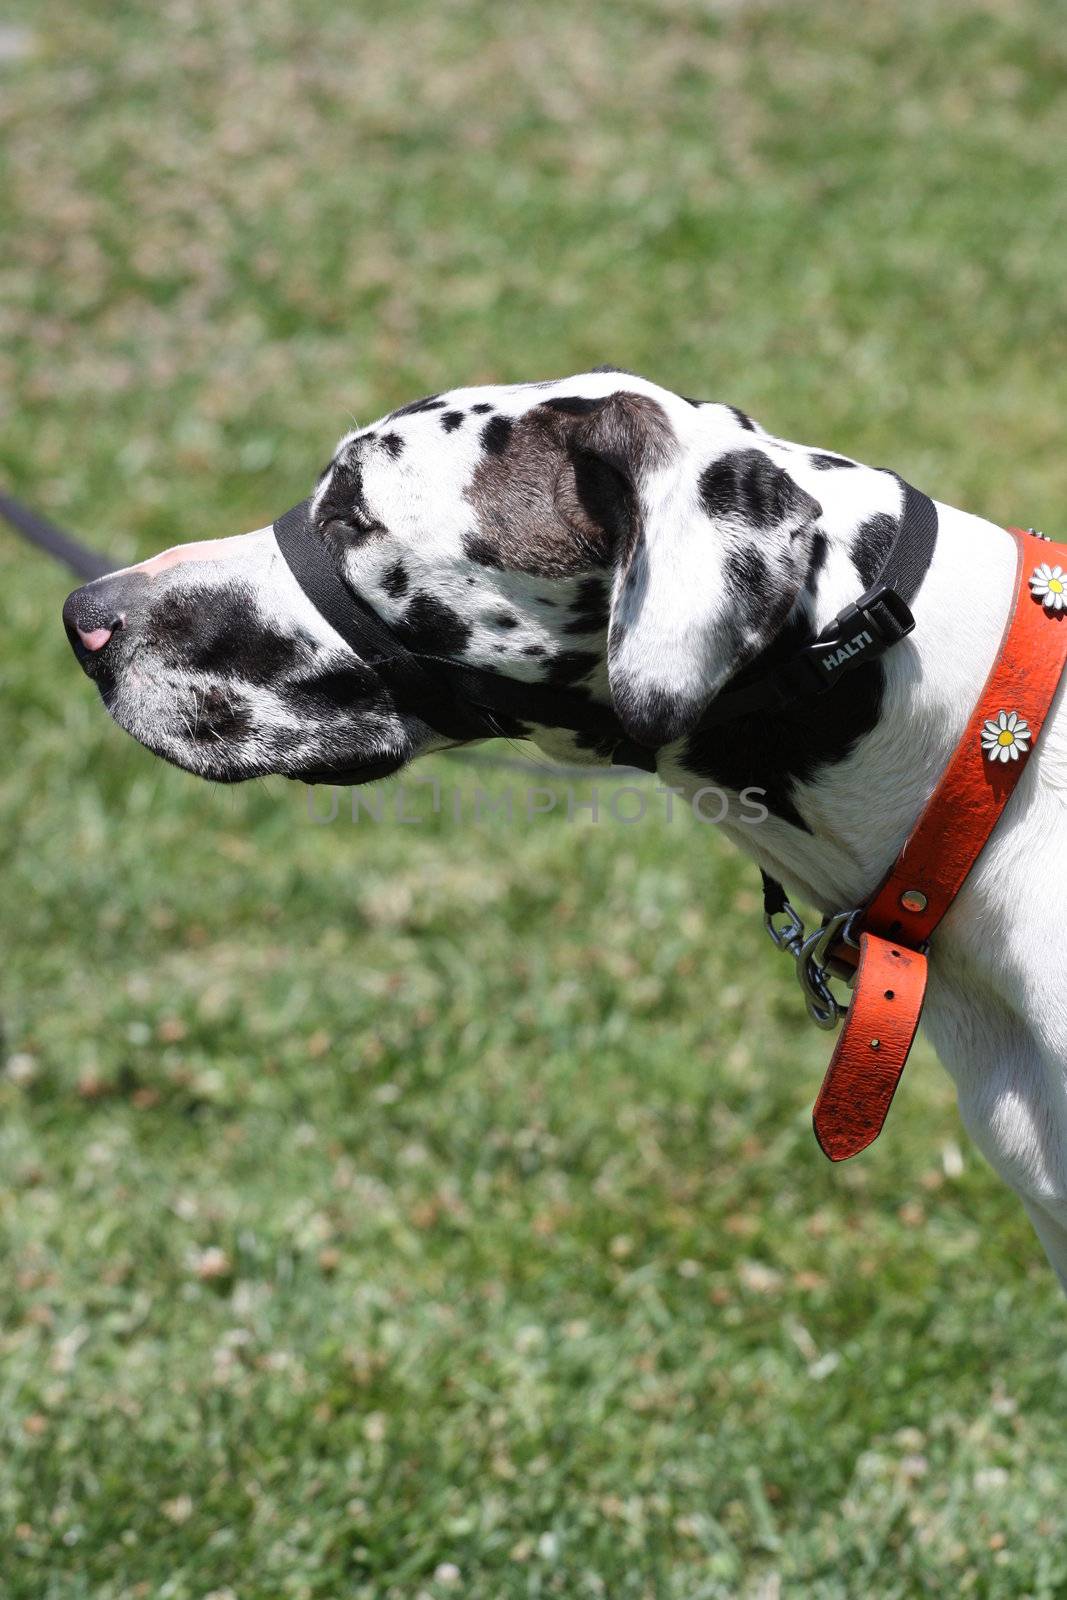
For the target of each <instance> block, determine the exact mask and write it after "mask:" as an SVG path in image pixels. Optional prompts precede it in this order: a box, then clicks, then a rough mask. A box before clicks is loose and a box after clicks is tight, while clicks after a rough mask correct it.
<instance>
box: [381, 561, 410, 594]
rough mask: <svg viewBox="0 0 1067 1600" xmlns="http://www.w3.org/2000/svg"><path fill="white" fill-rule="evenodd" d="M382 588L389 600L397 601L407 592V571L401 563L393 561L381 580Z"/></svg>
mask: <svg viewBox="0 0 1067 1600" xmlns="http://www.w3.org/2000/svg"><path fill="white" fill-rule="evenodd" d="M382 588H383V589H384V590H385V592H386V594H387V595H388V596H389V598H390V600H399V599H400V597H401V596H402V595H405V594H407V592H408V569H407V567H405V565H404V563H403V562H402V561H394V562H393V564H392V566H391V567H389V568H388V570H387V571H386V573H385V575H384V577H383V578H382Z"/></svg>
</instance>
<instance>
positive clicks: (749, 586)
mask: <svg viewBox="0 0 1067 1600" xmlns="http://www.w3.org/2000/svg"><path fill="white" fill-rule="evenodd" d="M725 568H726V581H727V582H728V583H729V584H731V585H732V586H733V588H735V589H738V590H740V591H741V592H742V595H743V596H744V597H746V598H747V597H748V596H749V595H756V596H759V595H762V594H763V593H764V591H765V590H766V589H767V587H768V573H767V562H766V559H765V558H764V557H763V556H762V555H761V554H760V552H759V551H758V550H757V549H756V547H755V545H752V544H744V545H741V546H740V548H739V549H736V550H730V551H729V552H728V553H727V556H726V562H725Z"/></svg>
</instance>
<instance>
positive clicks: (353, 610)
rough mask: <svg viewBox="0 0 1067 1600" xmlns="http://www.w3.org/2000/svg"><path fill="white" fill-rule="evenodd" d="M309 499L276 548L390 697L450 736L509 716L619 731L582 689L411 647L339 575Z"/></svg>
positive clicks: (607, 734)
mask: <svg viewBox="0 0 1067 1600" xmlns="http://www.w3.org/2000/svg"><path fill="white" fill-rule="evenodd" d="M310 507H311V502H310V500H304V501H302V502H301V504H300V505H298V506H294V507H293V509H292V510H291V511H287V512H286V513H285V515H284V516H283V517H279V518H278V521H277V522H276V523H275V524H274V536H275V538H276V539H277V541H278V548H279V549H280V551H281V553H282V555H283V556H284V557H285V559H286V561H287V562H288V564H289V567H290V569H291V570H292V573H293V576H294V578H295V579H296V581H297V583H299V585H300V587H301V588H302V589H303V591H304V593H305V594H306V595H307V597H308V599H309V600H310V601H311V603H312V605H313V606H314V607H315V608H316V610H317V611H318V612H319V613H320V615H321V616H323V617H324V618H325V619H326V621H327V622H328V623H329V624H330V626H331V628H333V629H334V630H335V632H337V633H339V634H340V636H341V638H342V639H343V640H344V641H345V643H346V644H347V645H349V646H350V647H351V649H352V650H354V651H355V653H356V655H357V656H359V658H360V660H361V661H365V662H366V664H367V665H368V666H369V667H370V668H371V669H372V670H373V671H375V672H377V673H378V674H379V676H380V677H381V679H382V681H383V682H384V683H385V685H386V687H387V688H388V690H389V693H390V695H391V697H392V699H393V701H394V703H395V704H396V705H398V706H400V707H403V708H404V709H406V710H409V711H413V712H414V713H415V714H416V715H417V716H419V717H421V718H422V719H423V721H424V722H428V723H429V724H430V726H431V727H433V728H436V729H437V731H438V732H440V733H444V734H446V735H447V736H449V737H450V738H458V739H486V738H493V737H495V736H497V735H500V734H509V733H511V734H513V733H515V732H516V728H515V726H514V724H516V723H520V724H526V723H534V724H540V725H542V726H547V727H556V728H567V729H569V730H570V731H571V732H574V733H586V734H591V735H596V736H597V738H599V739H604V740H608V741H611V740H614V741H616V742H618V741H621V740H623V739H624V738H625V734H624V731H623V728H622V725H621V724H620V722H619V721H618V719H617V718H616V716H615V714H614V713H613V712H612V711H611V710H610V709H609V708H607V707H605V706H601V705H598V704H597V703H596V701H594V700H592V699H590V697H589V696H588V695H586V694H584V693H582V692H581V691H577V690H574V689H563V688H560V689H554V688H550V687H549V686H548V685H547V684H536V683H522V682H520V681H519V680H518V679H516V678H504V677H501V676H499V675H498V674H497V673H495V672H489V671H486V670H484V669H483V668H481V667H470V666H465V665H464V664H463V663H462V662H460V661H451V660H447V659H441V658H436V657H427V656H416V655H414V654H413V653H412V651H410V650H409V649H408V648H407V647H406V645H404V644H403V643H402V641H401V640H400V639H398V638H397V636H396V634H395V633H394V632H393V631H392V629H391V628H390V627H389V626H388V625H387V624H386V623H384V622H383V621H382V619H381V618H380V617H379V616H378V614H377V612H375V611H374V610H373V609H372V608H371V607H370V606H368V605H367V604H366V602H365V601H363V600H361V599H360V598H359V596H358V595H354V594H353V593H352V592H351V591H350V590H349V588H348V587H347V585H346V584H345V583H344V581H343V579H342V578H341V576H340V574H339V573H338V571H337V569H336V568H335V566H334V564H333V562H332V561H331V559H330V555H329V551H328V550H327V548H326V546H325V544H324V542H323V540H322V539H321V538H319V537H318V535H317V533H316V532H315V530H314V529H313V528H312V527H311V526H310V522H309V512H310ZM634 749H635V751H636V749H637V747H636V746H635V747H634ZM632 764H636V763H632Z"/></svg>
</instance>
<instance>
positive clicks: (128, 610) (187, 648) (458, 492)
mask: <svg viewBox="0 0 1067 1600" xmlns="http://www.w3.org/2000/svg"><path fill="white" fill-rule="evenodd" d="M783 451H784V447H781V449H780V450H779V449H777V448H776V441H774V440H770V439H768V438H767V436H765V435H763V434H761V433H759V432H758V430H756V429H755V428H754V425H753V424H752V423H751V422H750V421H749V420H748V419H747V418H746V417H743V416H742V415H741V414H740V413H738V412H735V411H734V410H732V408H730V407H727V406H719V405H713V404H699V403H696V402H693V401H687V400H684V399H682V398H681V397H680V396H678V395H675V394H672V393H671V392H670V391H669V390H666V389H662V388H660V387H659V386H658V385H656V384H652V383H649V382H647V381H646V380H644V379H642V378H638V377H634V376H631V375H629V374H624V373H619V372H617V371H615V370H614V369H610V370H604V371H598V372H593V373H587V374H584V375H583V376H580V377H577V378H571V379H565V380H561V381H558V382H552V383H544V384H526V385H518V386H513V387H503V386H501V387H484V388H478V389H461V390H454V391H452V392H450V393H449V394H447V395H435V396H431V397H428V398H426V399H423V400H418V401H415V402H413V403H412V404H411V405H407V406H403V407H401V409H400V410H398V411H395V412H393V413H392V414H391V415H389V416H388V417H386V418H384V419H383V420H382V421H380V422H377V423H375V424H373V425H371V426H369V427H366V428H361V429H357V430H356V431H355V432H353V433H350V434H348V435H346V436H345V438H344V439H342V441H341V443H340V445H339V447H338V449H337V451H336V454H335V455H334V458H333V460H332V461H331V462H330V464H329V466H328V467H327V468H326V471H325V472H324V473H323V474H322V476H321V478H320V480H319V483H318V486H317V488H316V490H315V492H314V495H313V497H312V503H311V536H312V537H315V538H318V539H321V540H322V541H323V543H324V545H325V548H326V550H327V552H328V553H329V556H330V559H331V560H332V562H333V563H334V564H335V566H336V569H337V571H338V573H339V575H340V576H341V578H342V580H343V582H344V583H345V585H347V587H348V588H349V590H350V591H351V592H352V594H353V595H356V596H359V597H360V598H361V599H362V600H363V601H364V602H366V603H367V604H369V605H370V606H371V607H372V608H373V610H374V611H375V612H376V613H377V614H378V615H379V616H380V617H381V618H382V619H383V621H385V622H386V624H387V625H388V626H389V627H390V629H391V630H392V631H393V633H394V634H395V635H396V637H397V638H398V639H399V640H400V641H401V642H402V643H403V644H404V645H405V646H406V647H407V648H408V649H409V650H411V651H412V652H413V653H415V654H416V655H418V656H421V657H423V658H425V659H426V660H427V662H429V663H432V662H434V661H440V660H446V661H459V662H463V663H465V664H467V665H472V666H477V667H481V668H487V669H489V670H491V671H493V672H495V673H499V674H501V675H502V676H505V677H511V678H516V679H520V680H524V681H527V682H535V683H541V684H547V685H549V686H550V687H551V686H553V685H555V686H566V687H568V688H575V687H578V688H580V689H582V690H584V691H585V692H587V693H588V695H589V696H590V698H591V700H592V701H593V702H594V703H601V704H604V705H609V704H610V705H612V706H613V707H614V710H615V712H616V714H617V715H618V717H619V719H620V720H621V722H622V723H623V725H624V727H625V728H626V729H627V731H628V732H629V733H630V734H631V735H632V736H633V737H634V738H635V739H637V740H639V741H640V742H642V743H644V744H647V745H651V746H660V745H663V744H665V743H668V742H670V741H672V740H674V739H677V738H679V737H681V736H682V735H684V734H685V733H686V731H687V730H688V729H689V728H690V727H691V726H692V724H693V723H694V722H695V720H696V719H697V718H698V717H699V715H700V713H701V711H702V710H703V709H704V707H705V706H706V705H707V703H708V702H709V700H710V699H711V698H712V697H713V696H714V695H715V694H716V693H717V691H718V690H719V689H720V688H721V687H722V685H723V684H724V683H725V682H726V681H727V679H728V678H730V677H731V676H732V675H733V674H734V673H735V672H736V671H737V670H738V669H739V668H741V667H742V666H744V664H745V663H746V662H748V661H749V660H751V659H752V658H753V657H755V656H756V655H757V654H758V653H759V651H760V650H761V649H763V648H764V646H765V645H767V644H768V643H769V641H770V640H771V639H772V638H773V637H774V635H775V633H776V632H777V631H778V629H779V628H780V627H781V625H782V623H783V622H784V621H785V619H786V617H787V616H788V614H789V613H790V611H791V609H792V608H793V606H794V604H795V603H796V601H797V599H798V596H799V595H801V593H802V592H803V588H804V584H805V580H806V577H807V575H808V573H809V572H810V570H811V567H812V562H813V553H814V551H815V549H816V543H817V534H816V522H817V519H818V517H819V515H820V510H821V508H820V505H819V503H818V502H817V501H816V500H815V499H814V498H813V497H812V495H811V494H809V493H808V492H807V491H806V490H805V489H804V488H802V487H801V485H800V484H799V483H798V482H797V481H796V479H795V477H794V476H793V475H792V474H791V472H790V471H788V470H787V469H786V467H785V466H784V465H782V464H781V463H780V461H779V460H778V459H776V456H777V455H779V454H782V453H783ZM783 458H784V459H785V457H783ZM64 622H65V624H66V627H67V631H68V635H69V637H70V640H71V643H72V646H73V648H74V650H75V653H76V654H77V655H78V658H79V660H80V661H81V663H82V665H83V667H84V668H85V671H86V672H87V673H88V675H89V676H90V677H91V678H93V679H94V680H95V682H96V683H97V686H98V688H99V690H100V692H101V695H102V697H103V699H104V702H105V704H106V705H107V707H108V709H109V711H110V712H111V714H112V716H114V718H115V719H116V721H118V722H119V723H120V725H121V726H122V727H123V728H125V729H126V730H127V731H128V732H129V733H131V734H133V736H134V737H135V738H137V739H138V740H139V741H140V742H141V743H142V744H144V745H146V746H147V747H148V748H149V749H150V750H152V751H154V752H155V753H156V754H158V755H161V756H163V757H164V758H165V759H166V760H168V761H171V762H173V763H174V764H176V765H178V766H180V767H184V768H186V769H187V770H189V771H192V772H196V773H199V774H201V775H202V776H205V777H209V778H213V779H221V780H224V781H232V780H238V779H241V778H245V777H253V776H260V775H263V774H266V773H282V774H284V775H286V776H288V777H297V778H299V777H302V776H308V775H310V774H315V775H316V776H317V777H321V776H328V775H329V774H331V773H344V774H345V781H364V780H367V779H370V778H375V777H381V776H383V775H384V774H386V773H388V772H392V771H395V770H397V769H398V768H399V767H400V766H401V765H403V764H404V763H405V762H406V761H408V760H410V759H411V758H412V757H413V756H416V755H418V754H421V753H423V752H424V751H426V750H429V749H432V748H434V747H435V746H436V747H440V745H441V744H442V743H444V742H445V741H444V740H442V739H441V737H440V736H438V735H437V734H435V732H434V730H433V728H432V727H430V726H428V725H427V724H426V723H424V722H422V721H421V720H420V718H419V717H418V716H417V715H416V714H414V713H413V712H411V711H410V710H401V709H399V708H398V707H397V706H396V705H394V703H393V701H392V699H391V697H390V694H389V691H388V689H387V687H386V685H385V684H384V683H383V682H382V681H381V679H380V678H379V677H378V675H377V674H376V673H375V672H374V671H373V669H372V668H371V667H369V666H368V665H367V664H366V663H364V662H363V661H361V660H360V659H359V658H358V657H357V655H356V654H355V653H354V651H353V650H352V649H351V648H350V647H349V646H348V645H347V644H346V643H345V642H344V641H343V640H342V639H341V638H340V637H339V635H337V634H336V633H335V632H334V631H333V629H332V628H331V627H330V625H329V624H328V623H327V622H326V621H325V620H324V619H323V618H322V617H321V616H320V615H319V613H318V611H317V610H316V609H315V607H314V606H313V605H312V604H311V602H310V601H309V600H308V599H307V597H306V596H305V594H304V592H303V590H302V589H301V588H300V586H299V585H298V584H297V582H296V580H295V579H294V577H293V575H292V573H291V572H290V570H289V567H288V566H287V564H286V562H285V560H284V559H283V557H282V555H281V553H280V551H279V549H278V546H277V543H276V541H275V537H274V533H273V530H272V528H269V527H268V528H262V529H260V530H259V531H257V532H255V533H249V534H244V535H240V536H237V537H234V538H227V539H219V540H215V541H210V542H207V543H199V544H188V545H181V546H178V547H176V548H175V549H173V550H168V551H165V552H163V554H162V555H159V556H155V557H153V558H152V559H151V560H149V561H146V562H143V563H141V564H140V565H138V566H135V567H130V568H127V569H125V570H124V571H122V572H118V573H114V574H111V575H109V576H108V577H105V578H101V579H98V580H97V581H96V582H94V583H91V584H88V585H86V586H85V587H84V588H82V589H79V590H77V591H76V592H75V593H74V594H73V595H71V596H70V598H69V599H68V601H67V603H66V606H65V608H64ZM533 732H534V736H535V737H536V736H537V732H538V730H537V729H535V730H533Z"/></svg>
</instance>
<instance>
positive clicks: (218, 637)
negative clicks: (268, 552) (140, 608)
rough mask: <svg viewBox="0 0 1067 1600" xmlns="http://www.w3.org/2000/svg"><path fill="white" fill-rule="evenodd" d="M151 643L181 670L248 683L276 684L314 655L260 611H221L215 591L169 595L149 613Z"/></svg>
mask: <svg viewBox="0 0 1067 1600" xmlns="http://www.w3.org/2000/svg"><path fill="white" fill-rule="evenodd" d="M145 641H146V643H148V644H151V645H153V646H155V648H156V649H158V650H159V651H160V654H161V655H162V656H163V657H164V659H165V660H168V661H172V662H174V663H175V664H176V665H179V666H184V667H191V668H193V669H194V670H195V671H199V672H214V673H218V674H219V675H220V676H225V677H226V678H227V679H239V680H240V681H241V682H243V683H257V684H275V683H277V682H278V680H279V679H280V678H281V677H282V676H283V675H284V674H285V673H286V672H289V671H291V670H292V669H293V668H294V667H295V666H298V665H299V664H300V662H301V661H303V660H305V659H306V657H307V655H308V654H309V651H308V645H307V641H306V640H305V639H304V637H303V635H301V634H281V633H275V632H274V631H273V630H271V629H270V628H268V627H266V626H265V625H264V624H263V623H262V622H261V621H260V619H259V617H258V616H257V614H256V612H255V611H254V610H251V609H243V608H238V607H236V606H220V605H219V597H218V593H217V591H215V590H213V589H188V590H185V591H184V592H183V593H174V594H169V595H164V596H163V597H162V598H161V599H160V600H158V601H157V602H156V604H155V605H154V606H153V607H152V610H151V612H150V613H149V617H148V622H147V624H146V627H145Z"/></svg>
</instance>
